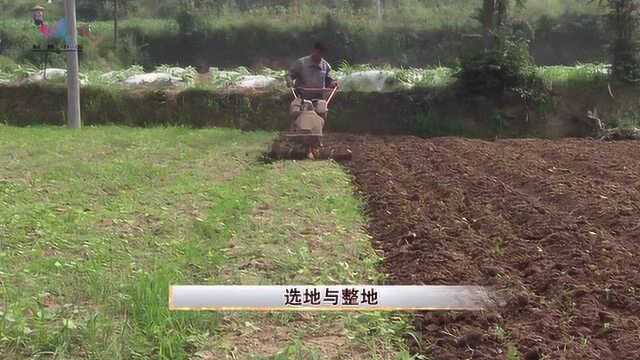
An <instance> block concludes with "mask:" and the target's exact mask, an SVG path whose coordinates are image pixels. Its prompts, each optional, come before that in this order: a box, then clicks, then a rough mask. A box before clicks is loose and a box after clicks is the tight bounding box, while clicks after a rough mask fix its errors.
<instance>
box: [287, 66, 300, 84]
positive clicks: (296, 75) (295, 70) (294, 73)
mask: <svg viewBox="0 0 640 360" xmlns="http://www.w3.org/2000/svg"><path fill="white" fill-rule="evenodd" d="M301 66H302V64H301V63H300V60H296V62H294V63H293V65H291V67H290V68H289V76H288V77H287V85H288V86H289V87H294V86H295V83H296V80H298V79H300V72H301V71H302V70H301Z"/></svg>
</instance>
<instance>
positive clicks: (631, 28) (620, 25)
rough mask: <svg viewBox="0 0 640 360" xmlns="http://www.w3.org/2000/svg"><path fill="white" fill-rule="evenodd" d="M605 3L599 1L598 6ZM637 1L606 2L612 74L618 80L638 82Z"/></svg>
mask: <svg viewBox="0 0 640 360" xmlns="http://www.w3.org/2000/svg"><path fill="white" fill-rule="evenodd" d="M604 2H605V1H603V0H601V1H600V4H603V3H604ZM638 3H639V2H638V1H637V0H607V1H606V4H607V6H608V8H609V13H608V20H609V21H608V23H609V27H610V29H611V33H612V35H613V39H612V44H611V46H610V52H611V55H612V64H611V65H612V73H613V77H614V78H617V79H618V80H622V81H628V82H638V81H640V59H639V57H638V51H639V50H640V46H639V45H638V22H639V19H640V15H639V12H638V10H639V8H640V5H639V4H638Z"/></svg>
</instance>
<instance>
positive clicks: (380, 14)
mask: <svg viewBox="0 0 640 360" xmlns="http://www.w3.org/2000/svg"><path fill="white" fill-rule="evenodd" d="M376 3H377V5H378V20H379V21H382V15H383V12H384V10H383V6H382V0H377V1H376Z"/></svg>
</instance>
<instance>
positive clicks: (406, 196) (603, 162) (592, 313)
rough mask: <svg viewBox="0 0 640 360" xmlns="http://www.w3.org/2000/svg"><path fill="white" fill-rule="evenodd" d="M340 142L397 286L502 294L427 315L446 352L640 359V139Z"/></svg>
mask: <svg viewBox="0 0 640 360" xmlns="http://www.w3.org/2000/svg"><path fill="white" fill-rule="evenodd" d="M334 143H337V144H345V143H348V144H350V147H351V148H352V150H353V161H352V162H350V163H349V164H347V165H348V166H349V167H350V169H351V171H352V172H353V174H354V175H355V177H356V182H357V184H358V186H359V188H360V189H361V190H362V191H363V192H364V194H365V196H366V198H367V202H368V210H369V213H370V217H371V223H370V229H369V230H370V232H371V234H372V235H373V236H374V240H375V241H376V245H377V246H378V247H379V248H380V249H381V250H383V251H384V254H385V259H386V264H385V266H386V270H387V272H388V273H389V274H390V275H391V281H392V282H393V283H396V284H421V283H424V284H481V285H491V286H495V287H496V288H497V289H498V290H499V292H500V293H501V294H503V298H504V304H503V306H501V307H500V308H499V309H498V310H497V311H495V312H487V313H448V314H439V313H424V314H418V315H417V317H416V326H417V327H418V330H419V331H420V332H421V333H422V336H423V338H424V340H425V341H426V342H427V343H428V344H431V350H430V351H429V353H430V354H431V355H432V356H433V358H434V359H466V358H473V359H500V358H504V359H516V358H520V359H526V360H532V359H640V142H615V143H602V142H595V141H587V140H563V141H545V140H505V141H497V142H484V141H477V140H463V139H454V138H442V139H433V140H424V139H419V138H414V137H357V136H338V137H334V138H333V139H328V140H327V141H325V144H328V145H329V146H332V144H334ZM518 356H519V357H518Z"/></svg>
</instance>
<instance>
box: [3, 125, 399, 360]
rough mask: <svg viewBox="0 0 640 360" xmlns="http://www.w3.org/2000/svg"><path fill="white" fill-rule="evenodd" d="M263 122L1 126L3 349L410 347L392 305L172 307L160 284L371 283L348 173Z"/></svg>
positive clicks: (262, 354) (245, 353) (309, 353)
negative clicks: (252, 129)
mask: <svg viewBox="0 0 640 360" xmlns="http://www.w3.org/2000/svg"><path fill="white" fill-rule="evenodd" d="M272 137H273V134H271V133H265V132H256V133H243V132H240V131H237V130H223V129H209V130H191V129H184V128H155V129H132V128H119V127H103V128H86V129H83V130H81V131H69V130H67V129H64V128H53V127H37V128H13V127H7V126H0V354H2V356H0V357H2V358H3V359H26V358H32V359H54V358H55V359H185V358H194V359H246V358H249V359H252V358H256V359H290V358H307V359H321V358H333V359H357V358H361V359H376V358H377V359H396V358H399V359H410V358H411V357H410V356H409V355H408V353H407V351H406V348H405V345H404V341H403V338H404V337H406V336H410V335H411V328H410V326H409V322H408V319H407V318H405V317H402V316H397V315H393V314H379V313H373V314H349V315H347V314H317V315H315V314H314V315H311V314H293V313H292V314H282V313H270V314H248V313H207V312H204V313H172V312H170V311H168V309H167V297H168V295H167V292H168V285H169V284H172V283H193V284H287V283H310V284H320V283H323V284H327V283H363V282H366V283H380V282H382V281H383V275H382V274H380V273H379V272H378V270H377V268H378V265H379V263H380V261H381V259H380V257H379V256H378V255H377V254H376V253H375V251H374V250H373V249H372V247H371V245H370V242H369V238H368V236H367V235H366V234H365V232H364V230H363V227H364V225H365V221H366V220H365V219H364V218H363V215H362V212H361V207H362V204H361V202H360V201H359V200H358V199H357V198H355V197H354V195H353V189H352V185H351V179H350V177H349V175H348V174H347V173H345V171H344V170H343V169H342V168H341V167H340V166H339V165H337V164H336V163H333V162H278V163H274V164H263V163H261V162H259V161H258V158H259V157H260V154H261V152H262V151H264V150H265V149H266V148H267V146H268V144H269V142H270V140H271V138H272Z"/></svg>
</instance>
